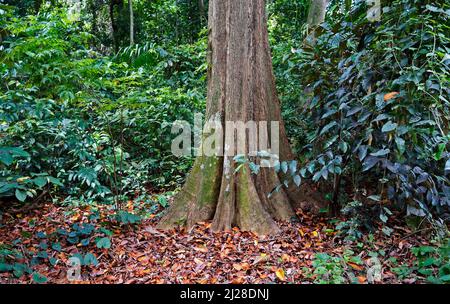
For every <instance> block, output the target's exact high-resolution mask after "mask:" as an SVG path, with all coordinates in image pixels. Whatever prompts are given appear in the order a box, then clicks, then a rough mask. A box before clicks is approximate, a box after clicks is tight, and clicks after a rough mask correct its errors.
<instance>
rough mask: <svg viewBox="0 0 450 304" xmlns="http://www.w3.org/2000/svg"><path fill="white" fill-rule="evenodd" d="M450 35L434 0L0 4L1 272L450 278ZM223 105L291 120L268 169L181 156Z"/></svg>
mask: <svg viewBox="0 0 450 304" xmlns="http://www.w3.org/2000/svg"><path fill="white" fill-rule="evenodd" d="M377 3H379V4H380V5H379V6H377ZM242 12H247V13H248V18H244V17H243V16H244V15H245V14H243V13H242ZM225 17H227V18H225ZM242 25H245V26H242ZM449 33H450V3H449V2H448V1H446V0H437V1H428V0H394V1H384V0H382V1H373V2H372V1H360V0H353V1H351V0H342V1H341V0H330V1H327V0H312V1H308V0H267V1H264V0H246V1H244V0H227V1H225V0H224V1H219V0H209V1H207V0H155V1H141V0H134V1H133V0H127V1H124V0H105V1H104V0H79V1H77V0H49V1H45V0H4V1H2V3H1V4H0V77H1V83H0V282H2V283H5V282H35V283H45V282H51V283H62V282H67V281H68V280H69V281H71V276H70V275H69V274H68V268H69V270H70V269H75V272H74V273H75V276H74V277H73V278H74V279H73V280H75V281H88V282H104V283H169V282H174V283H271V282H278V283H283V282H285V283H286V282H288V283H289V282H290V283H303V282H312V283H424V282H428V283H448V282H450V247H449V245H450V239H449V236H448V220H449V215H450V213H449V207H450V179H449V174H450V152H449V148H450V144H449V143H450V135H449V119H450V35H449ZM266 40H267V43H266ZM247 55H248V56H247ZM224 58H225V59H224ZM245 84H247V85H245ZM240 107H242V109H244V110H242V111H241V110H236V109H240ZM248 109H253V110H248ZM255 109H256V110H255ZM262 109H264V110H262ZM267 109H270V110H267ZM215 112H220V113H222V114H223V116H224V117H228V118H230V119H232V120H237V119H243V120H249V118H250V117H252V118H254V119H256V120H263V119H268V120H280V121H282V122H284V123H283V125H282V133H283V134H284V133H285V134H284V136H282V139H281V142H282V143H285V145H283V147H284V148H283V149H282V150H283V151H284V150H286V151H284V152H283V151H282V154H283V155H282V157H281V159H280V160H279V161H278V163H277V164H276V166H275V167H274V168H262V167H261V166H260V165H259V164H258V163H257V162H256V161H255V159H251V158H246V157H242V155H237V156H235V157H234V158H232V159H231V160H227V158H226V157H220V158H211V157H204V156H201V157H197V158H195V156H183V157H179V156H176V155H174V154H173V153H172V151H171V145H172V141H173V139H174V138H175V137H176V136H177V134H174V133H173V132H172V123H173V122H174V121H177V120H183V121H188V122H190V123H192V124H193V122H194V116H195V114H196V113H201V114H204V115H206V118H208V117H212V116H213V115H214V113H215ZM266 112H267V113H266ZM275 118H278V119H275ZM233 136H234V135H233ZM286 147H287V148H286ZM289 147H290V149H289ZM228 162H229V163H231V177H230V176H228V175H227V174H225V171H227V167H226V164H227V163H228ZM204 167H211V168H213V169H209V170H203V168H204ZM189 173H190V174H189ZM227 180H231V185H232V189H233V190H232V191H231V192H230V193H232V194H230V195H228V194H227V193H228V191H226V190H225V184H226V182H227ZM227 189H228V188H227ZM292 193H294V194H292ZM291 194H292V195H291ZM284 200H285V201H284ZM280 201H283V203H280ZM160 229H161V230H160ZM169 232H170V233H169ZM73 258H75V262H76V261H78V262H77V263H78V264H77V263H75V264H71V263H72V262H73V261H74V260H73ZM218 261H219V262H218ZM70 267H72V268H70ZM73 267H75V268H73ZM76 267H79V268H76ZM377 267H378V268H377ZM165 269H170V271H166V270H165ZM374 269H375V270H374ZM77 270H78V276H77ZM374 271H375V274H374Z"/></svg>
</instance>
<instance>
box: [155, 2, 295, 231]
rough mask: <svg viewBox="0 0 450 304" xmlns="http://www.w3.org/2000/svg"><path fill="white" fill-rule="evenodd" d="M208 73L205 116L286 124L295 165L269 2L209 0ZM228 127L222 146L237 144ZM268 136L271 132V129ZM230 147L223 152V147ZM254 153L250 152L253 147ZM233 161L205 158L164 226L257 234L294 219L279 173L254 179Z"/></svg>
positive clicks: (283, 148) (286, 155)
mask: <svg viewBox="0 0 450 304" xmlns="http://www.w3.org/2000/svg"><path fill="white" fill-rule="evenodd" d="M208 19H209V55H208V61H209V66H210V68H209V71H208V100H207V109H206V119H212V118H216V119H218V120H219V121H220V123H221V124H222V126H224V123H225V121H243V122H247V121H255V122H259V121H267V122H268V125H269V126H270V122H271V121H278V122H280V132H279V138H280V153H279V154H280V159H284V160H291V159H293V154H292V152H291V149H290V146H289V142H288V139H287V137H286V132H285V129H284V125H283V121H282V118H281V114H280V103H279V100H278V97H277V94H276V88H275V79H274V75H273V68H272V59H271V54H270V48H269V42H268V33H267V24H266V14H265V1H264V0H210V1H209V18H208ZM227 131H228V130H227V129H225V132H224V134H223V142H228V140H230V139H231V140H235V134H234V130H233V133H232V134H231V133H228V132H227ZM267 134H270V131H269V130H267ZM222 148H223V147H222ZM247 148H248V147H247ZM237 166H238V164H236V163H235V161H234V160H233V157H232V156H231V157H230V156H223V157H222V156H199V157H197V159H196V161H195V163H194V166H193V169H192V171H191V173H190V175H189V176H188V178H187V180H186V184H185V185H184V187H183V189H182V190H181V191H180V192H179V193H178V195H177V196H176V197H175V200H174V202H173V204H172V206H171V208H170V210H169V211H168V213H167V214H166V216H165V217H164V218H163V219H162V220H161V222H160V223H159V228H161V229H168V228H171V227H173V226H176V225H185V226H187V227H188V228H189V227H192V226H193V225H194V224H195V223H197V222H200V221H207V220H212V229H213V230H216V231H217V230H228V229H230V228H231V227H232V226H235V225H236V226H238V227H240V228H241V229H243V230H250V231H253V232H256V233H258V234H273V233H276V232H277V231H278V227H277V225H276V222H275V220H289V219H291V218H292V217H295V212H294V210H293V208H292V205H291V202H292V201H293V200H295V192H297V193H298V191H292V192H291V191H287V190H286V189H284V188H282V189H281V190H280V191H278V192H275V193H273V195H271V196H270V197H269V196H268V194H269V193H270V192H271V191H272V190H273V188H274V187H276V186H277V185H279V184H280V183H281V179H280V178H279V176H278V175H277V174H276V173H275V171H274V169H273V168H262V169H261V171H260V172H259V174H257V175H253V174H251V170H250V169H249V167H248V166H247V165H245V166H244V168H242V169H241V170H239V171H237V172H236V173H235V170H236V168H237Z"/></svg>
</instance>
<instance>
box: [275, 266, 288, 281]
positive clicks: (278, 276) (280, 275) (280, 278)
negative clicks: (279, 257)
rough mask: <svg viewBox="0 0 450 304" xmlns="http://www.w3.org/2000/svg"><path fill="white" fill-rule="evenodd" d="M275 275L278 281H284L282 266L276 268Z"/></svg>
mask: <svg viewBox="0 0 450 304" xmlns="http://www.w3.org/2000/svg"><path fill="white" fill-rule="evenodd" d="M275 275H276V276H277V278H278V279H279V280H280V281H283V282H284V281H286V275H285V274H284V270H283V269H282V268H278V269H277V271H275Z"/></svg>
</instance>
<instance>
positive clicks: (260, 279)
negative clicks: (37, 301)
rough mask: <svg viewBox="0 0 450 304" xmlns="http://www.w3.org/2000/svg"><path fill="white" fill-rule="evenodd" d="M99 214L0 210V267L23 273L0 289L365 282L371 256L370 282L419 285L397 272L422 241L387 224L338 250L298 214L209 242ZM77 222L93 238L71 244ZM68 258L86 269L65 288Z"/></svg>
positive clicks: (323, 228) (321, 227)
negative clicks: (274, 227)
mask: <svg viewBox="0 0 450 304" xmlns="http://www.w3.org/2000/svg"><path fill="white" fill-rule="evenodd" d="M108 212H111V211H108V210H106V209H105V210H101V212H100V214H101V215H100V217H99V218H97V219H95V220H92V216H91V215H92V212H91V208H90V207H80V208H73V207H70V208H68V207H60V206H55V205H53V204H46V205H45V206H43V207H40V208H39V209H35V210H32V211H29V212H28V213H27V214H15V215H12V214H8V212H7V211H5V212H4V213H3V215H2V219H1V222H0V236H1V239H0V249H2V248H3V250H5V249H12V251H11V252H16V255H15V254H12V253H11V254H10V255H9V257H6V259H11V260H10V263H11V265H13V264H14V263H19V264H20V265H22V264H25V265H26V266H27V267H30V269H31V272H30V271H28V273H27V272H23V273H22V272H21V271H20V267H19V268H18V270H19V271H18V272H16V271H15V270H14V271H9V272H1V271H0V283H32V282H33V281H36V280H37V281H41V282H48V283H87V284H89V283H273V282H275V283H330V282H335V283H337V282H347V283H352V282H354V283H367V282H368V281H372V279H371V276H370V272H371V269H375V268H374V267H376V265H374V264H375V263H376V260H375V259H374V257H377V259H378V260H379V261H380V263H381V265H380V267H381V276H376V275H375V277H374V282H375V283H401V282H403V283H417V282H423V280H424V279H423V278H421V277H419V276H417V275H414V274H409V275H408V276H407V277H402V275H401V269H408V268H411V267H412V265H413V263H414V260H415V256H414V255H413V254H412V253H411V250H410V249H411V248H412V247H414V246H423V245H427V244H428V243H429V242H428V241H427V238H426V237H425V236H421V235H420V234H419V233H413V232H412V231H411V230H410V229H409V228H408V227H407V226H405V225H404V224H402V223H397V222H395V220H392V219H391V220H390V221H389V225H390V227H391V228H392V229H393V231H392V233H391V235H390V236H387V235H385V234H384V233H382V232H381V227H380V229H376V230H375V232H373V233H372V234H365V235H364V236H363V237H362V238H361V239H360V240H358V241H353V242H347V241H346V240H345V239H344V236H341V235H339V233H338V232H337V231H336V229H335V224H333V223H331V222H330V220H327V219H325V218H321V217H313V216H310V215H307V214H303V213H302V212H300V211H299V212H298V215H299V219H300V220H299V221H298V222H295V223H280V226H281V229H282V233H281V234H280V235H277V236H272V237H270V236H269V237H258V236H256V235H254V234H252V233H248V232H243V231H240V230H238V229H236V228H235V229H233V230H232V231H227V232H221V233H212V232H211V231H210V229H209V227H210V223H200V224H198V225H197V226H195V227H194V228H193V229H192V230H191V231H189V232H187V231H184V230H173V231H169V232H162V231H158V230H156V229H155V228H154V227H155V225H156V223H157V221H158V217H157V216H151V217H153V218H149V219H146V220H143V221H141V222H139V223H137V224H134V225H123V224H122V225H119V224H118V223H113V222H108V221H104V220H103V219H105V218H106V217H105V213H108ZM74 223H77V224H78V225H76V227H75V226H74ZM82 223H89V224H90V225H92V227H90V228H94V230H93V231H90V230H92V229H88V230H87V231H84V232H83V231H81V232H80V233H79V234H80V235H79V236H77V235H76V234H77V233H78V232H77V231H78V230H77V231H75V230H76V229H79V227H83V225H82ZM74 227H75V228H76V229H75V228H74ZM88 228H89V227H88ZM64 231H65V232H64ZM98 231H108V232H110V242H107V241H106V242H105V241H99V240H101V239H102V238H101V236H102V234H101V233H100V232H98ZM70 232H72V233H71V234H70ZM65 233H67V234H68V235H65ZM81 234H85V236H81ZM70 237H72V239H70ZM78 237H79V238H78ZM17 252H18V253H19V254H18V255H17ZM77 253H81V255H78V256H80V257H81V258H83V256H84V255H86V254H89V257H88V258H87V259H85V262H86V264H89V265H83V266H82V268H81V277H79V278H78V279H79V280H74V281H69V280H68V278H67V273H68V269H69V266H68V264H67V263H68V260H69V258H70V257H71V256H74V255H76V254H77ZM0 262H1V261H0ZM0 265H1V263H0ZM396 269H397V270H396ZM398 269H400V270H398ZM16 270H17V269H16ZM394 270H396V271H394ZM36 273H38V274H39V275H38V276H37V277H36V276H35V275H36ZM32 274H34V275H32Z"/></svg>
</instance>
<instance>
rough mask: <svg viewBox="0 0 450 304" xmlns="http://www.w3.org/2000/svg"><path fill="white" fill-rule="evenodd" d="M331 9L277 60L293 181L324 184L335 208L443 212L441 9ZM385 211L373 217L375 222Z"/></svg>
mask: <svg viewBox="0 0 450 304" xmlns="http://www.w3.org/2000/svg"><path fill="white" fill-rule="evenodd" d="M332 12H333V14H334V15H333V16H329V18H328V22H326V23H324V24H323V25H321V26H320V28H319V29H317V30H316V35H317V37H316V38H311V36H307V35H305V40H304V41H303V42H302V45H299V48H295V49H293V50H292V52H291V54H290V55H288V56H286V58H285V61H284V64H285V65H286V64H287V65H288V67H289V69H288V72H287V73H285V75H287V80H286V79H285V78H286V76H285V78H279V81H280V83H281V85H282V89H283V90H288V92H291V90H292V89H293V87H292V86H291V85H289V83H288V82H287V81H289V80H290V79H292V80H293V81H294V82H293V83H294V84H295V85H298V89H297V92H298V93H297V94H298V96H297V95H294V96H293V98H292V97H290V98H285V101H286V103H285V112H287V113H288V115H294V116H291V117H288V121H289V122H291V123H290V124H289V125H288V127H289V128H290V130H289V131H290V134H291V135H292V137H293V139H294V143H295V144H296V145H297V151H298V152H299V157H301V159H302V161H303V163H304V164H305V169H304V170H302V171H301V172H302V175H303V177H304V178H311V179H312V180H313V181H314V182H320V183H322V184H328V185H330V188H331V189H332V190H331V191H330V192H331V195H330V199H332V200H334V202H335V204H337V203H339V202H340V203H346V202H349V203H350V202H351V203H352V204H353V205H354V206H361V204H363V205H366V206H367V205H369V206H374V207H375V208H377V209H378V208H379V207H380V206H385V207H387V206H388V205H387V204H386V203H387V202H395V203H396V206H398V207H401V208H405V209H406V210H407V212H408V214H412V215H419V216H423V215H428V216H431V214H432V213H435V214H436V213H438V214H442V213H444V212H446V211H447V210H448V206H450V181H449V179H448V173H449V172H450V153H449V152H448V147H449V139H450V137H449V135H448V125H449V117H450V116H449V115H450V112H449V110H450V109H449V100H450V86H449V83H450V68H449V65H450V57H449V53H450V37H449V36H448V33H449V31H450V27H449V24H450V23H449V18H450V6H449V4H448V2H447V1H414V0H396V1H393V2H390V3H389V4H387V3H386V7H385V8H384V10H383V13H382V15H381V21H379V22H371V21H369V20H368V19H367V18H366V15H367V7H366V4H365V1H357V3H356V4H355V5H354V6H352V8H351V10H350V11H343V9H342V8H341V9H336V10H332ZM286 53H287V50H286ZM282 76H283V75H282ZM284 94H288V93H287V92H286V93H284ZM284 94H283V96H284ZM289 94H291V93H289ZM290 96H292V95H290ZM349 193H351V194H350V195H349ZM388 213H389V210H388V209H384V210H381V218H382V219H386V215H388Z"/></svg>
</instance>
